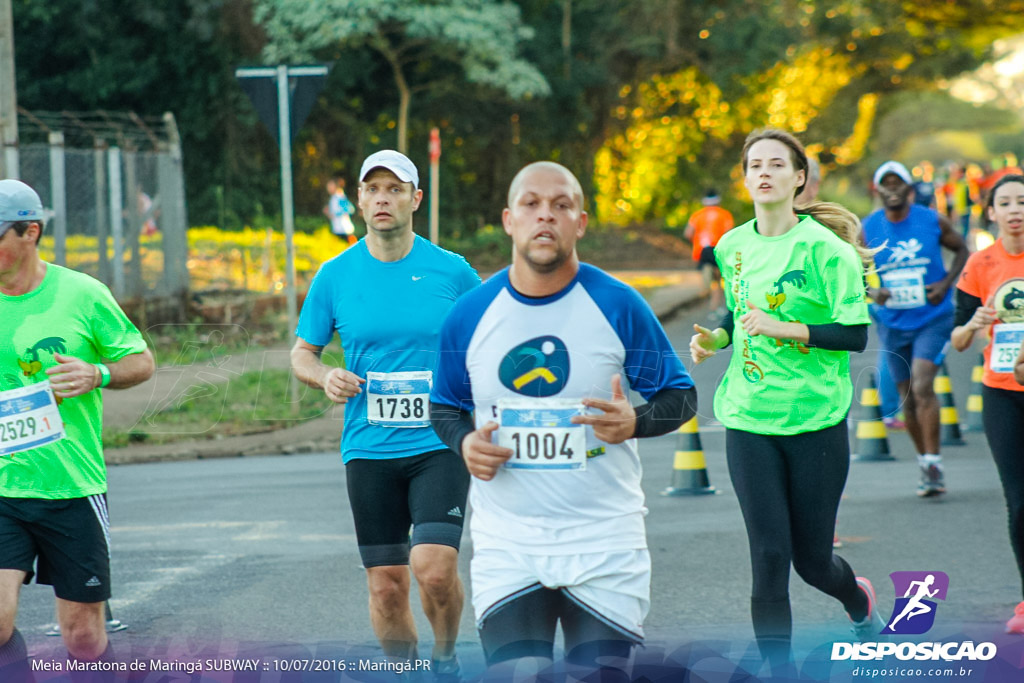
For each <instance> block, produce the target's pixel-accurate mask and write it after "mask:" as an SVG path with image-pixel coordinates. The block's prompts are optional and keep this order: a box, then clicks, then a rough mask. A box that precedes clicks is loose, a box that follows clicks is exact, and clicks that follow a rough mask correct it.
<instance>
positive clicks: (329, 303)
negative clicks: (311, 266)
mask: <svg viewBox="0 0 1024 683" xmlns="http://www.w3.org/2000/svg"><path fill="white" fill-rule="evenodd" d="M329 264H330V262H329V261H328V262H327V263H325V264H324V265H323V266H321V267H320V270H319V271H317V274H316V275H315V276H314V277H313V282H312V283H310V285H309V292H308V293H307V294H306V300H305V301H303V303H302V310H301V311H300V312H299V324H298V326H297V327H296V329H295V336H297V337H298V338H299V339H303V340H305V341H306V342H308V343H310V344H312V345H313V346H327V344H329V343H330V341H331V337H333V336H334V329H335V324H334V301H333V300H334V297H333V296H332V290H333V287H332V286H331V276H330V274H329V273H327V272H325V271H327V269H328V265H329Z"/></svg>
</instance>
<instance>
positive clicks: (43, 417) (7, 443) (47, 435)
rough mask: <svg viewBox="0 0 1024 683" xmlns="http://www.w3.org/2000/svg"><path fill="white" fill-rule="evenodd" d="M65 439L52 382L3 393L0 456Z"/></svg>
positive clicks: (0, 394)
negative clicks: (51, 385) (51, 386)
mask: <svg viewBox="0 0 1024 683" xmlns="http://www.w3.org/2000/svg"><path fill="white" fill-rule="evenodd" d="M63 438H64V422H63V421H62V420H61V418H60V411H59V410H58V409H57V402H56V400H55V399H54V397H53V390H52V389H51V388H50V383H49V382H40V383H38V384H32V385H30V386H27V387H19V388H17V389H9V390H7V391H0V455H12V454H14V453H20V452H22V451H27V450H30V449H33V448H38V447H39V446H44V445H46V444H48V443H53V442H54V441H59V440H60V439H63Z"/></svg>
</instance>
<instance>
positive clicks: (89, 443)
mask: <svg viewBox="0 0 1024 683" xmlns="http://www.w3.org/2000/svg"><path fill="white" fill-rule="evenodd" d="M0 320H2V321H3V334H2V335H0V390H4V391H6V390H8V389H15V388H18V387H24V386H28V385H31V384H35V383H37V382H42V381H44V380H45V379H47V374H46V369H47V368H50V367H53V366H54V365H57V361H56V360H55V359H54V354H55V353H57V354H61V355H65V356H74V357H75V358H80V359H81V360H84V361H86V362H88V363H99V362H100V361H102V360H110V361H117V360H120V359H121V358H123V357H125V356H127V355H129V354H132V353H142V352H143V351H145V350H146V342H145V341H144V340H143V339H142V335H141V334H139V331H138V329H136V327H135V325H133V324H132V322H131V321H130V320H128V318H127V316H125V314H124V312H123V311H122V310H121V307H120V306H118V305H117V302H116V301H114V297H113V296H112V295H111V294H110V290H108V289H107V287H106V286H105V285H103V284H102V283H101V282H99V281H98V280H95V279H94V278H92V277H89V276H88V275H85V274H82V273H78V272H76V271H73V270H69V269H67V268H62V267H60V266H57V265H53V264H48V265H47V268H46V275H45V276H44V277H43V281H42V283H41V284H40V285H39V287H37V288H36V289H34V290H32V291H31V292H28V293H27V294H22V295H21V296H7V295H4V294H2V293H0ZM58 410H59V411H60V416H61V420H62V421H63V422H64V429H65V432H66V436H65V437H64V438H63V439H61V440H60V441H55V442H53V443H49V444H46V445H44V446H39V447H38V448H33V449H30V450H27V451H21V452H20V453H14V454H11V455H7V456H2V457H0V496H4V497H9V498H47V499H63V498H81V497H85V496H91V495H93V494H97V493H104V492H105V491H106V490H107V475H106V466H105V464H104V462H103V446H102V440H101V437H102V428H103V396H102V392H100V391H99V390H98V389H97V390H93V391H90V392H88V393H86V394H83V395H81V396H76V397H74V398H68V399H64V400H63V401H61V403H60V405H59V406H58Z"/></svg>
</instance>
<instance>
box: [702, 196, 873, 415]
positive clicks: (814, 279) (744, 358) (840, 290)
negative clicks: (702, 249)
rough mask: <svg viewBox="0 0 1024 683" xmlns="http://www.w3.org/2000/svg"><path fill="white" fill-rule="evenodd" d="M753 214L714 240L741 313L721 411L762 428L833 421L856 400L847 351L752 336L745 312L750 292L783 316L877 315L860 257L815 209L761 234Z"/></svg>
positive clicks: (719, 398)
mask: <svg viewBox="0 0 1024 683" xmlns="http://www.w3.org/2000/svg"><path fill="white" fill-rule="evenodd" d="M755 223H756V222H755V221H750V222H748V223H745V224H743V225H741V226H740V227H738V228H736V229H735V230H732V231H730V232H728V233H726V234H725V236H724V237H722V240H721V241H720V242H719V243H718V246H716V247H715V258H716V260H717V261H718V266H719V268H720V270H721V272H722V280H723V286H724V289H725V299H726V305H728V307H729V310H731V311H732V312H733V317H734V320H735V321H736V328H735V330H734V332H733V338H732V341H733V349H732V357H731V359H730V360H729V368H728V370H726V373H725V376H724V377H723V378H722V382H721V384H720V385H719V387H718V390H717V391H716V392H715V416H716V417H717V418H718V420H719V421H720V422H721V423H722V424H724V425H725V426H726V427H730V428H732V429H742V430H744V431H749V432H755V433H758V434H777V435H788V434H799V433H802V432H811V431H816V430H819V429H825V428H826V427H831V426H833V425H835V424H838V423H839V422H840V421H841V420H843V419H844V418H845V417H846V413H847V412H848V411H849V409H850V401H851V399H852V396H853V387H852V385H851V383H850V358H849V352H847V351H829V350H826V349H818V348H809V347H807V346H806V345H804V344H799V343H796V342H794V341H792V340H776V339H773V338H770V337H765V336H763V335H757V336H755V337H751V336H749V335H747V333H746V332H745V331H744V330H743V326H742V325H741V324H740V322H739V319H740V317H741V316H743V315H744V314H745V313H747V311H748V310H749V308H748V304H747V302H748V301H749V302H752V303H753V304H754V305H755V306H756V307H758V308H760V309H761V310H763V311H765V312H767V313H768V314H769V315H772V316H775V317H777V318H778V319H780V320H782V321H785V322H800V323H804V324H806V325H822V324H827V323H840V324H843V325H862V324H868V323H870V320H871V319H870V318H869V317H868V307H867V303H866V302H865V297H864V282H863V267H862V265H861V261H860V257H859V256H858V254H857V251H856V249H854V248H853V247H852V246H851V245H849V244H847V243H846V242H844V241H843V240H842V239H841V238H839V237H838V236H837V235H836V234H835V233H834V232H832V231H831V230H829V229H828V228H827V227H825V226H823V225H821V224H820V223H818V222H817V221H815V220H814V219H813V218H811V217H809V216H800V222H799V223H798V224H797V225H796V227H794V228H793V229H792V230H790V231H789V232H787V233H786V234H784V235H780V236H777V237H765V236H763V235H760V234H758V233H757V230H756V229H755Z"/></svg>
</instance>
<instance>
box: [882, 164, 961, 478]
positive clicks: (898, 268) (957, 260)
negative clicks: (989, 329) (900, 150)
mask: <svg viewBox="0 0 1024 683" xmlns="http://www.w3.org/2000/svg"><path fill="white" fill-rule="evenodd" d="M913 182H914V179H913V177H912V176H911V175H910V172H909V171H908V170H907V169H906V167H905V166H904V165H903V164H901V163H899V162H897V161H887V162H885V163H884V164H882V165H881V166H879V167H878V170H877V171H875V177H874V184H875V190H876V191H877V192H878V196H879V197H880V198H881V200H882V208H881V209H878V210H877V211H875V212H874V213H872V214H871V215H870V216H868V217H867V219H865V221H864V240H865V243H866V244H867V246H869V247H873V248H879V251H877V252H876V253H875V268H876V269H877V271H878V275H879V277H880V278H881V287H869V288H868V295H869V296H870V297H871V298H872V299H874V300H875V303H876V304H877V306H875V307H874V310H873V311H872V314H873V315H874V317H875V319H876V321H877V322H878V323H879V325H878V333H879V337H880V338H881V341H882V349H883V351H884V352H885V356H886V359H887V361H888V363H887V365H888V369H889V372H890V374H891V375H892V378H893V380H894V381H895V382H896V386H897V388H898V389H899V393H900V398H901V399H902V401H903V413H904V416H905V418H906V423H907V431H908V432H909V433H910V438H911V439H913V441H914V446H915V447H916V448H917V453H918V464H919V465H920V467H921V481H920V484H919V485H918V488H917V495H919V496H921V497H930V496H936V495H939V494H942V493H945V491H946V485H945V479H944V476H943V470H942V456H941V455H940V451H939V415H940V413H939V401H938V398H937V397H936V395H935V390H934V386H933V383H934V380H935V375H936V373H937V372H938V369H939V365H941V364H942V361H943V358H944V357H945V355H946V351H947V349H948V348H949V336H950V333H951V332H952V330H953V300H952V285H953V284H954V283H955V282H956V280H957V278H958V277H959V276H960V271H961V270H963V267H964V264H965V263H966V262H967V256H968V251H967V245H966V243H964V240H963V238H962V237H961V236H960V234H959V233H958V232H956V231H955V230H953V226H952V224H951V223H950V222H949V219H948V218H947V217H946V216H943V215H941V214H939V213H938V212H936V211H935V210H933V209H930V208H927V207H924V206H921V205H919V204H915V203H914V201H913V193H914V189H913ZM942 247H945V248H946V249H949V250H950V251H952V252H953V253H954V257H953V261H952V263H951V264H950V268H949V270H948V271H947V270H946V268H945V266H944V265H943V261H942Z"/></svg>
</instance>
